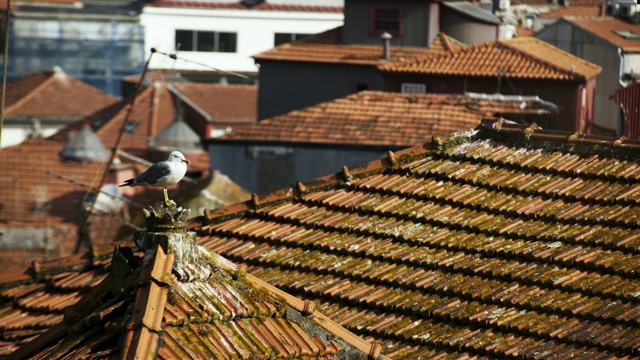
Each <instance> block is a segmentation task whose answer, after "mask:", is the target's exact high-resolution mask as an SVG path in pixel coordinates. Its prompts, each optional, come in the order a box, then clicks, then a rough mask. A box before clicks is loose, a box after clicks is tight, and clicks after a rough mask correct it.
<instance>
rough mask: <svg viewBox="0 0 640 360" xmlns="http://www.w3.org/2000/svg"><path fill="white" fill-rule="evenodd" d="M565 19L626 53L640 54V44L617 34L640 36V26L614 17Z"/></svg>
mask: <svg viewBox="0 0 640 360" xmlns="http://www.w3.org/2000/svg"><path fill="white" fill-rule="evenodd" d="M565 19H566V20H567V21H569V22H571V23H573V24H575V25H576V26H578V27H579V28H582V29H584V30H586V31H588V32H590V33H592V34H593V35H595V36H597V37H599V38H600V39H602V40H604V41H606V42H608V43H610V44H612V45H614V46H616V47H619V48H621V49H622V50H623V51H625V52H640V42H639V41H638V40H635V39H633V38H625V37H623V36H621V35H620V34H618V33H616V32H629V33H632V34H640V24H634V23H630V22H626V21H623V20H620V19H616V18H612V17H608V16H607V17H604V16H603V17H592V18H575V17H574V18H572V17H565Z"/></svg>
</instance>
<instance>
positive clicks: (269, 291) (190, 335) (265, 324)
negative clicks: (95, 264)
mask: <svg viewBox="0 0 640 360" xmlns="http://www.w3.org/2000/svg"><path fill="white" fill-rule="evenodd" d="M175 210H178V211H177V212H174V211H175ZM156 211H157V210H154V212H153V216H158V217H160V218H162V219H165V218H167V216H170V217H169V219H171V221H174V217H179V216H182V215H181V214H184V215H186V214H185V213H184V212H182V213H181V211H180V209H175V208H174V209H171V208H170V209H164V210H162V211H159V212H158V213H157V215H156ZM164 211H166V212H164ZM183 217H186V216H183ZM148 221H149V218H148ZM153 224H154V225H159V226H165V225H167V223H165V222H155V220H154V222H153ZM176 224H177V225H178V227H174V228H168V229H167V228H163V230H157V229H156V230H147V231H144V232H140V233H138V234H136V242H137V243H138V245H139V246H141V247H142V248H143V249H144V254H140V255H134V253H133V251H132V250H131V249H130V248H116V250H115V252H114V253H113V258H112V261H111V269H110V272H109V274H108V275H107V276H106V277H105V278H104V280H103V281H101V282H100V283H99V284H98V285H96V286H95V287H93V288H92V289H91V290H90V291H89V292H87V293H86V294H85V295H84V296H82V298H81V299H80V300H79V301H78V302H77V303H76V304H75V305H73V306H71V307H69V308H66V309H65V310H64V312H63V315H62V320H63V321H61V322H58V323H57V324H56V325H54V326H52V327H51V328H50V329H49V330H47V331H46V332H44V333H43V334H41V335H40V336H39V337H37V338H35V339H33V340H32V341H30V342H28V343H25V344H23V345H22V346H21V347H20V348H19V349H18V350H16V351H14V352H12V353H11V355H10V356H9V359H22V358H26V357H29V358H32V359H63V358H64V359H66V358H79V357H82V358H94V357H99V358H113V357H115V356H117V357H118V358H123V359H124V358H126V359H134V358H145V359H147V358H150V359H154V358H157V359H204V358H209V359H238V358H239V359H367V358H368V359H376V360H378V359H382V357H381V356H380V347H379V345H378V346H375V345H371V344H369V343H367V342H366V341H365V340H363V339H361V338H359V337H357V336H356V335H354V334H352V333H350V332H348V331H346V330H345V329H344V328H342V327H341V326H339V325H338V324H336V323H334V322H333V321H332V320H330V319H328V318H327V317H325V316H324V315H322V314H320V313H319V312H317V311H315V304H314V303H313V302H311V301H303V300H300V299H297V298H295V297H292V296H290V295H288V294H286V293H285V292H283V291H281V290H278V289H276V288H274V287H273V286H271V285H269V284H267V283H265V282H263V281H261V280H259V279H257V278H256V277H254V276H253V275H250V274H247V273H246V271H245V267H244V266H237V265H236V264H234V263H232V262H229V261H228V260H227V259H225V258H223V257H221V256H219V255H218V254H214V253H211V252H209V251H208V250H206V249H204V248H202V247H196V244H195V237H194V233H192V232H190V233H186V234H185V232H184V228H183V227H180V226H179V225H180V221H179V220H178V221H177V222H176ZM148 226H149V227H150V226H151V225H149V223H148ZM182 226H184V225H182Z"/></svg>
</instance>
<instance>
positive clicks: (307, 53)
mask: <svg viewBox="0 0 640 360" xmlns="http://www.w3.org/2000/svg"><path fill="white" fill-rule="evenodd" d="M341 34H342V27H338V28H336V29H333V30H329V31H326V32H324V33H321V34H319V35H317V36H311V37H308V38H305V39H304V40H302V41H297V42H293V43H286V44H282V45H279V46H276V47H275V48H273V49H271V50H268V51H265V52H263V53H260V54H257V55H254V56H253V58H254V59H256V60H258V61H262V60H276V61H278V60H285V61H302V62H319V63H340V64H353V65H378V64H380V63H382V62H383V60H382V55H383V53H382V50H383V49H382V46H374V45H343V44H342V43H341V39H342V35H341ZM434 52H435V53H439V52H440V51H439V50H438V49H436V50H430V49H427V48H420V47H399V46H393V47H392V48H391V52H390V53H391V60H392V61H399V60H401V59H412V58H416V57H422V56H427V55H431V54H433V53H434Z"/></svg>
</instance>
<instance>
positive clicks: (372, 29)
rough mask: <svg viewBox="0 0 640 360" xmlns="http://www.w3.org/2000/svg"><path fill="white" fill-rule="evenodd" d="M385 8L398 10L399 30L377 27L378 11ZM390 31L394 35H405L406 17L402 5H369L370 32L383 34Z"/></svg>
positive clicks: (371, 33)
mask: <svg viewBox="0 0 640 360" xmlns="http://www.w3.org/2000/svg"><path fill="white" fill-rule="evenodd" d="M378 10H383V11H388V10H394V11H397V12H398V30H388V29H377V28H376V21H377V20H378V19H377V18H376V16H375V15H376V11H378ZM385 32H388V33H389V34H391V35H393V36H394V37H402V36H403V35H404V18H403V14H402V6H400V5H371V7H369V34H370V35H374V36H379V35H382V34H383V33H385Z"/></svg>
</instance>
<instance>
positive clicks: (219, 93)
mask: <svg viewBox="0 0 640 360" xmlns="http://www.w3.org/2000/svg"><path fill="white" fill-rule="evenodd" d="M171 86H172V87H173V89H175V90H177V91H178V92H179V93H180V94H182V95H183V96H184V97H185V98H186V99H188V101H189V102H190V103H191V104H193V105H195V106H196V107H197V108H198V109H200V110H201V111H203V112H204V113H205V114H207V115H208V116H209V117H210V118H211V120H212V121H229V122H242V123H254V122H256V121H257V119H258V86H257V85H220V84H207V83H187V82H176V83H172V84H171Z"/></svg>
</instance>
